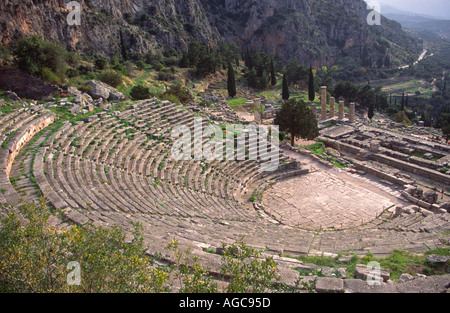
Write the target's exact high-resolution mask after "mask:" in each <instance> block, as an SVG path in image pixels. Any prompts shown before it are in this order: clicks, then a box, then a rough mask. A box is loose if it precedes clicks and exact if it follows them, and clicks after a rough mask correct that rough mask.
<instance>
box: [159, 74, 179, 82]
mask: <svg viewBox="0 0 450 313" xmlns="http://www.w3.org/2000/svg"><path fill="white" fill-rule="evenodd" d="M157 79H158V80H160V81H165V82H168V81H171V80H174V79H175V76H174V75H173V74H172V73H168V72H159V73H158V76H157Z"/></svg>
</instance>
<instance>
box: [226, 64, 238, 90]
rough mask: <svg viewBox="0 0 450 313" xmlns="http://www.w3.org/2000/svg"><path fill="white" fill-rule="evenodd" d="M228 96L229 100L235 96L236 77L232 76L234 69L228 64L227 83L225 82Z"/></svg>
mask: <svg viewBox="0 0 450 313" xmlns="http://www.w3.org/2000/svg"><path fill="white" fill-rule="evenodd" d="M227 89H228V95H229V96H230V97H231V98H234V97H235V96H236V77H235V74H234V69H233V67H232V66H231V63H228V81H227Z"/></svg>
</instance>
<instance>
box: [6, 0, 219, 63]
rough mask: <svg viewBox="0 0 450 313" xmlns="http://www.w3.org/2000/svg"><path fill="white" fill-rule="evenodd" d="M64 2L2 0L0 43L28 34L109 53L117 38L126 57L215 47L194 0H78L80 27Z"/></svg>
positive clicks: (113, 50) (214, 35) (115, 47)
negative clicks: (195, 44) (198, 44)
mask: <svg viewBox="0 0 450 313" xmlns="http://www.w3.org/2000/svg"><path fill="white" fill-rule="evenodd" d="M68 2H69V0H50V1H42V0H3V1H2V2H0V42H1V43H9V42H11V41H14V40H15V39H16V38H20V37H23V36H26V35H29V34H40V35H43V36H44V37H45V38H46V39H52V40H56V41H59V42H63V43H65V44H66V45H67V47H68V48H69V49H71V50H77V51H80V52H94V53H98V52H100V53H102V54H107V55H109V56H111V55H114V54H116V53H118V51H120V44H121V40H120V34H121V33H122V36H123V38H124V41H125V43H126V45H127V47H128V49H129V51H130V52H131V53H133V52H135V53H145V52H147V51H150V50H155V49H158V48H161V47H163V48H164V49H168V48H172V47H173V48H177V49H184V48H186V47H187V45H188V43H189V42H190V41H199V42H203V43H213V44H214V43H217V42H218V41H219V40H220V36H219V34H218V33H217V32H215V31H213V29H212V28H211V26H210V24H209V21H208V19H207V17H206V16H205V13H204V11H203V9H202V5H201V3H200V2H199V1H198V0H164V1H158V0H154V1H152V0H80V1H78V2H79V3H80V5H81V15H80V17H81V19H80V21H81V24H80V25H79V26H76V25H74V26H70V25H69V24H68V23H67V16H68V14H69V12H70V11H69V10H67V8H66V7H67V3H68Z"/></svg>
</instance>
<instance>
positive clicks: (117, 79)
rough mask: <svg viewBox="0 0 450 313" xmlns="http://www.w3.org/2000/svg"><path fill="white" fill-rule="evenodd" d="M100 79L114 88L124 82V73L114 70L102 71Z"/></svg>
mask: <svg viewBox="0 0 450 313" xmlns="http://www.w3.org/2000/svg"><path fill="white" fill-rule="evenodd" d="M98 79H99V80H100V81H102V82H104V83H105V84H108V85H110V86H112V87H114V88H117V87H118V86H119V85H120V84H121V83H122V75H120V74H119V73H117V72H116V71H113V70H107V71H104V72H102V73H101V74H100V75H99V76H98Z"/></svg>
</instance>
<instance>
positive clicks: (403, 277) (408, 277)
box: [397, 274, 415, 283]
mask: <svg viewBox="0 0 450 313" xmlns="http://www.w3.org/2000/svg"><path fill="white" fill-rule="evenodd" d="M414 279H415V277H414V276H412V275H410V274H402V275H400V277H399V278H398V280H397V282H399V283H406V282H408V281H411V280H414Z"/></svg>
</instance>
